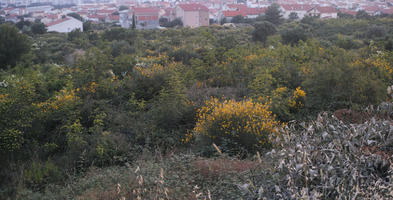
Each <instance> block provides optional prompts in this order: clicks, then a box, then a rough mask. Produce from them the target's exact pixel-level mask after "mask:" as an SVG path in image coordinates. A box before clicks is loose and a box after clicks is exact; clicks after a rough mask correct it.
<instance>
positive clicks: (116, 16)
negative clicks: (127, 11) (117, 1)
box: [109, 15, 120, 21]
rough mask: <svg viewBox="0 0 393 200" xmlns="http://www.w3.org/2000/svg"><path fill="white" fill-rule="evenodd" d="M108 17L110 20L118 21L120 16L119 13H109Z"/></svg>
mask: <svg viewBox="0 0 393 200" xmlns="http://www.w3.org/2000/svg"><path fill="white" fill-rule="evenodd" d="M109 19H110V20H112V21H119V20H120V16H119V15H109Z"/></svg>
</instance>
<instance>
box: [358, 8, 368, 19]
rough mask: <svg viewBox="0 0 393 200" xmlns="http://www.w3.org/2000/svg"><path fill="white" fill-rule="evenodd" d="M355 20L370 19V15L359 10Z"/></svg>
mask: <svg viewBox="0 0 393 200" xmlns="http://www.w3.org/2000/svg"><path fill="white" fill-rule="evenodd" d="M356 19H370V15H369V14H368V13H367V12H366V11H364V10H359V11H358V12H357V13H356Z"/></svg>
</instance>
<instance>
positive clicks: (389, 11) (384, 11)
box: [382, 8, 393, 15]
mask: <svg viewBox="0 0 393 200" xmlns="http://www.w3.org/2000/svg"><path fill="white" fill-rule="evenodd" d="M382 13H383V14H388V15H391V14H393V8H387V9H383V10H382Z"/></svg>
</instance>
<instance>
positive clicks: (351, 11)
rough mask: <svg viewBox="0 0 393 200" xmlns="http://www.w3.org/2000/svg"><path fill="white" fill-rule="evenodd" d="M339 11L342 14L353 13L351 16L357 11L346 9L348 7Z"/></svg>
mask: <svg viewBox="0 0 393 200" xmlns="http://www.w3.org/2000/svg"><path fill="white" fill-rule="evenodd" d="M340 12H341V13H344V14H349V15H353V16H355V15H356V13H357V12H356V11H354V10H348V9H341V10H340Z"/></svg>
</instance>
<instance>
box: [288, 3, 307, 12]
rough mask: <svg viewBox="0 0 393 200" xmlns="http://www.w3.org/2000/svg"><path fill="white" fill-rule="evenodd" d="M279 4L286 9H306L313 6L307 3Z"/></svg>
mask: <svg viewBox="0 0 393 200" xmlns="http://www.w3.org/2000/svg"><path fill="white" fill-rule="evenodd" d="M281 6H282V7H283V8H284V10H287V11H307V10H310V9H311V8H313V5H307V4H304V5H303V4H283V5H281Z"/></svg>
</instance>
